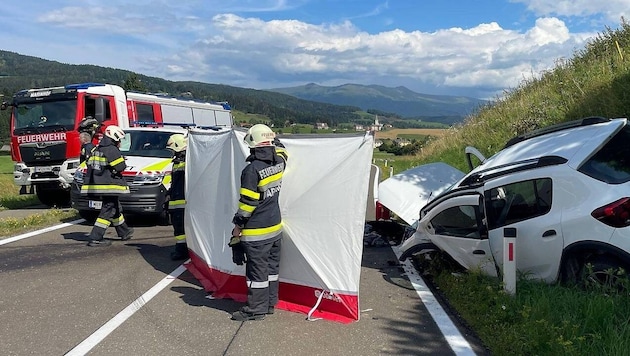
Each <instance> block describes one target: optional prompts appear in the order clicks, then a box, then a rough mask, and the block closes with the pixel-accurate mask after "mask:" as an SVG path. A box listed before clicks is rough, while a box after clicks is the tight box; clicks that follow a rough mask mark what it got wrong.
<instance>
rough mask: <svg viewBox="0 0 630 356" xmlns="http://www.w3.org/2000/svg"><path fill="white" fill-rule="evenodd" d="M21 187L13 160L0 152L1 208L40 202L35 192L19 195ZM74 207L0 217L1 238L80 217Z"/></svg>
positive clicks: (19, 206) (14, 207)
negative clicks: (17, 180)
mask: <svg viewBox="0 0 630 356" xmlns="http://www.w3.org/2000/svg"><path fill="white" fill-rule="evenodd" d="M19 191H20V188H19V187H18V186H17V185H15V183H13V161H11V156H9V155H7V154H6V153H5V152H2V153H0V210H5V209H21V208H24V207H28V206H33V205H37V204H39V200H38V199H37V196H35V195H34V194H26V195H19ZM78 218H79V217H78V213H77V211H76V210H74V209H69V210H68V209H66V210H62V209H50V210H48V211H47V212H45V213H39V214H31V215H29V216H27V217H25V218H13V217H8V218H2V219H0V239H1V238H2V237H7V236H11V235H15V234H20V233H23V232H27V231H32V230H35V229H38V228H41V227H45V226H50V225H52V224H56V223H59V222H64V221H68V220H75V219H78Z"/></svg>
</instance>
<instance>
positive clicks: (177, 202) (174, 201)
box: [166, 134, 188, 261]
mask: <svg viewBox="0 0 630 356" xmlns="http://www.w3.org/2000/svg"><path fill="white" fill-rule="evenodd" d="M186 147H187V144H186V136H184V135H183V134H173V135H171V137H169V139H168V142H166V148H168V149H169V150H171V151H173V154H174V157H173V169H172V172H171V187H170V188H169V191H168V196H169V198H168V212H169V214H170V215H171V222H172V224H173V234H174V236H175V250H174V251H173V252H171V260H173V261H176V260H185V259H188V245H187V244H186V233H185V231H184V212H185V209H186V196H185V194H184V187H185V183H186V173H185V171H186Z"/></svg>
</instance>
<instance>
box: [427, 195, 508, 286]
mask: <svg viewBox="0 0 630 356" xmlns="http://www.w3.org/2000/svg"><path fill="white" fill-rule="evenodd" d="M482 202H483V197H482V195H481V194H480V193H478V192H475V191H472V192H466V193H464V194H462V193H458V194H457V195H453V196H452V197H446V198H444V199H443V200H442V202H440V203H438V204H437V205H436V206H435V207H433V208H432V209H431V210H429V211H428V212H427V213H426V214H425V215H424V216H423V217H422V219H421V220H420V222H419V223H418V230H419V231H423V232H424V233H425V234H426V235H425V236H427V237H428V238H429V240H430V241H431V242H432V243H433V244H434V245H435V246H437V247H438V248H439V249H440V250H442V251H444V252H446V253H447V254H449V255H450V256H451V257H452V258H453V259H454V260H455V261H457V262H458V263H459V264H460V265H462V267H464V268H466V269H467V270H479V271H480V272H481V273H483V274H487V275H489V276H495V277H496V276H497V269H496V266H495V261H494V258H493V256H492V252H491V249H490V243H489V240H488V232H487V231H488V230H487V228H486V226H485V225H484V219H483V208H482Z"/></svg>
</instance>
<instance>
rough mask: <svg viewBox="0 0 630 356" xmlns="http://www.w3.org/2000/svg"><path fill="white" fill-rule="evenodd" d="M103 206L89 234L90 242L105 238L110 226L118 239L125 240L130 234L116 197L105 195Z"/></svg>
mask: <svg viewBox="0 0 630 356" xmlns="http://www.w3.org/2000/svg"><path fill="white" fill-rule="evenodd" d="M102 199H103V205H102V206H101V211H100V213H99V214H98V218H96V221H95V222H94V226H93V227H92V231H91V232H90V236H89V239H90V240H102V239H103V236H105V231H106V230H107V228H108V227H109V226H110V225H113V226H114V228H115V229H116V234H118V237H120V238H123V239H124V238H126V237H127V235H129V234H130V233H131V229H130V228H129V226H127V223H126V222H125V217H124V216H123V214H122V206H121V205H120V201H119V200H118V196H117V195H105V196H103V197H102Z"/></svg>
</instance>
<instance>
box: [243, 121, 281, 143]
mask: <svg viewBox="0 0 630 356" xmlns="http://www.w3.org/2000/svg"><path fill="white" fill-rule="evenodd" d="M275 137H276V134H275V133H274V132H273V131H272V130H271V129H270V128H269V126H267V125H263V124H256V125H254V126H252V127H250V128H249V130H248V131H247V135H245V138H244V139H243V140H244V141H245V143H246V144H247V146H249V148H254V147H261V146H272V145H273V139H274V138H275Z"/></svg>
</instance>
